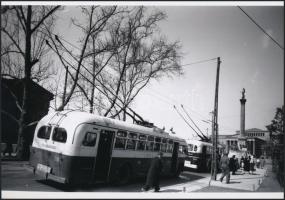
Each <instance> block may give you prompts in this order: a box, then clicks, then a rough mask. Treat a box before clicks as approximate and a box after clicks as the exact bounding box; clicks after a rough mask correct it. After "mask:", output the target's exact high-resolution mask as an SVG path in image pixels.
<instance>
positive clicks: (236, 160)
mask: <svg viewBox="0 0 285 200" xmlns="http://www.w3.org/2000/svg"><path fill="white" fill-rule="evenodd" d="M239 168H240V166H239V162H238V158H235V170H236V171H237V170H238V169H239ZM236 171H235V172H236Z"/></svg>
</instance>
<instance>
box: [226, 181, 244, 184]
mask: <svg viewBox="0 0 285 200" xmlns="http://www.w3.org/2000/svg"><path fill="white" fill-rule="evenodd" d="M235 183H241V181H230V182H229V183H228V184H235Z"/></svg>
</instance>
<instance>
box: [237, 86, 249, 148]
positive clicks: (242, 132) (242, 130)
mask: <svg viewBox="0 0 285 200" xmlns="http://www.w3.org/2000/svg"><path fill="white" fill-rule="evenodd" d="M245 102H246V99H245V89H244V88H243V89H242V98H241V99H240V104H241V110H240V135H239V138H238V143H239V145H238V146H239V149H240V150H243V149H244V150H246V148H247V145H246V136H245Z"/></svg>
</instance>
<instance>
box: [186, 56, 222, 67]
mask: <svg viewBox="0 0 285 200" xmlns="http://www.w3.org/2000/svg"><path fill="white" fill-rule="evenodd" d="M216 59H217V58H211V59H207V60H200V61H197V62H193V63H188V64H184V65H181V67H184V66H188V65H195V64H200V63H204V62H209V61H212V60H216Z"/></svg>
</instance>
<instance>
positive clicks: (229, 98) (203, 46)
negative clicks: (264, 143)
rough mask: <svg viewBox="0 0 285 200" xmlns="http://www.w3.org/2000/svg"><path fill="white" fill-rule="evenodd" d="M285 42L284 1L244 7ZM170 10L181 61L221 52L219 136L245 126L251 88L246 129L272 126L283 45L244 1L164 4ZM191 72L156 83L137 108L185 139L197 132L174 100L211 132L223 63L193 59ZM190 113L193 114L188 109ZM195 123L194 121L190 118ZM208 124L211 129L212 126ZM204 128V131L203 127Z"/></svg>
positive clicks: (280, 98)
mask: <svg viewBox="0 0 285 200" xmlns="http://www.w3.org/2000/svg"><path fill="white" fill-rule="evenodd" d="M242 8H243V10H245V11H246V12H247V13H248V14H249V15H250V16H251V17H252V18H254V19H255V20H256V22H257V23H258V24H259V25H261V26H262V27H263V29H265V30H266V32H267V33H269V34H271V36H272V37H273V38H274V39H275V40H277V41H278V42H279V44H281V46H283V43H284V38H283V35H284V18H283V16H284V7H267V6H266V7H257V6H254V7H242ZM160 9H161V10H163V11H165V12H166V13H167V15H168V19H167V21H164V22H162V23H161V30H162V32H163V33H164V34H165V35H167V37H168V38H169V40H171V41H173V40H180V41H181V43H182V45H183V52H184V53H185V56H184V58H183V59H182V64H188V63H194V62H197V61H200V60H208V59H212V58H216V57H220V58H221V61H222V63H221V65H220V79H219V96H218V124H219V134H224V135H228V134H235V131H237V130H239V129H240V109H241V106H240V100H239V99H240V98H241V96H242V94H241V91H242V88H245V90H246V94H245V97H246V99H247V102H246V105H245V128H246V129H249V128H259V129H263V130H264V129H266V128H265V126H266V125H268V124H269V123H270V122H271V120H272V119H273V117H274V113H275V109H276V107H278V106H281V105H283V102H284V93H283V91H284V57H283V55H284V50H283V49H281V48H279V47H278V46H277V45H276V44H275V43H274V42H273V41H272V40H271V39H270V38H269V37H268V36H266V35H265V34H264V33H263V32H262V31H261V30H260V29H259V28H258V27H257V26H256V25H255V24H254V23H253V22H252V21H250V19H249V18H248V17H247V16H246V15H245V14H244V13H243V12H242V11H241V10H240V9H238V8H237V7H235V6H229V7H217V6H213V7H209V6H204V7H185V6H184V7H160ZM183 69H184V75H183V76H181V77H175V78H173V79H169V78H164V79H162V80H160V81H153V82H152V84H151V85H149V86H148V87H147V88H146V89H145V90H144V91H142V92H141V93H140V95H139V97H138V98H137V99H136V101H135V103H134V105H133V106H134V108H135V110H136V111H137V112H138V113H140V114H141V115H142V116H143V117H144V118H146V119H148V120H150V121H151V122H154V123H155V124H156V125H157V126H160V127H162V126H165V128H166V130H169V129H170V128H171V127H173V128H174V131H175V132H176V133H177V135H178V136H181V137H183V138H185V139H188V138H192V137H193V135H194V136H195V135H196V134H195V132H194V131H193V130H192V129H191V128H190V127H189V126H188V125H187V124H186V123H185V122H184V121H183V119H182V118H181V117H180V116H179V114H178V113H177V112H176V111H175V109H174V108H173V105H175V106H176V107H177V109H179V111H180V113H181V114H184V112H183V111H182V109H181V107H180V105H181V104H182V105H183V106H184V108H185V110H186V111H187V113H188V114H189V116H190V117H191V118H192V120H193V121H194V122H195V123H196V124H197V125H198V127H199V128H200V129H201V130H202V131H203V132H204V133H207V131H208V134H209V135H210V134H211V124H208V123H205V122H204V121H202V120H211V115H210V112H211V111H213V109H214V97H215V81H216V73H217V72H216V71H217V61H216V60H212V61H210V62H205V63H200V64H196V65H188V66H187V65H186V66H184V67H183ZM184 117H185V119H188V118H187V115H186V114H184ZM188 122H189V123H190V125H191V126H192V127H193V128H195V127H194V126H193V124H191V121H190V120H189V119H188ZM207 129H208V130H207ZM196 130H197V129H196Z"/></svg>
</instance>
